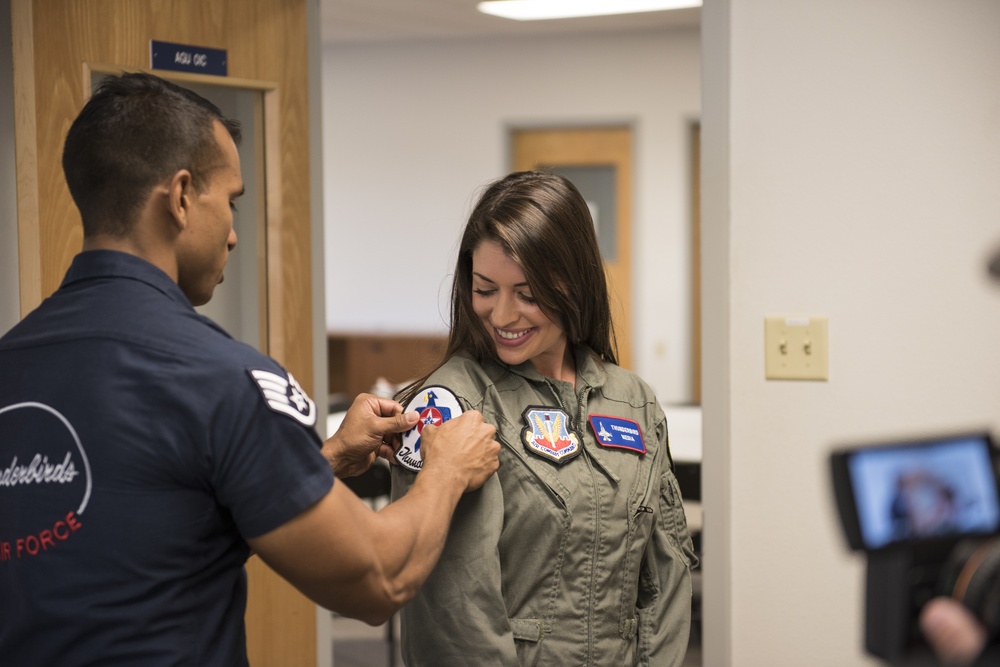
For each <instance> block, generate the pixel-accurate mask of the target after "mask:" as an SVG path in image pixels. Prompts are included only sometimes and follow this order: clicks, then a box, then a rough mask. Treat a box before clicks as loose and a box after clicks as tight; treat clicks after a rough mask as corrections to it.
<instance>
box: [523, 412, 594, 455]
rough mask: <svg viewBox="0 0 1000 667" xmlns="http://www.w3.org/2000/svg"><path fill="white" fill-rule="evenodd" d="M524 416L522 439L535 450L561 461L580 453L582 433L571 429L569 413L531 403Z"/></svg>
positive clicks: (533, 452)
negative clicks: (579, 433) (578, 433)
mask: <svg viewBox="0 0 1000 667" xmlns="http://www.w3.org/2000/svg"><path fill="white" fill-rule="evenodd" d="M521 418H522V419H523V420H524V424H525V426H524V430H523V431H521V440H522V441H523V442H524V445H525V447H527V448H528V451H529V452H531V453H532V454H535V455H537V456H541V457H542V458H546V459H548V460H550V461H554V462H556V463H558V464H560V465H562V464H563V463H566V461H569V460H570V459H572V458H575V457H576V456H577V455H578V454H579V453H580V437H579V436H578V435H577V434H576V433H573V431H571V430H570V428H569V415H567V414H566V413H565V412H563V411H562V410H558V409H556V408H547V407H543V406H537V405H529V406H528V408H527V409H526V410H525V411H524V412H523V413H522V414H521Z"/></svg>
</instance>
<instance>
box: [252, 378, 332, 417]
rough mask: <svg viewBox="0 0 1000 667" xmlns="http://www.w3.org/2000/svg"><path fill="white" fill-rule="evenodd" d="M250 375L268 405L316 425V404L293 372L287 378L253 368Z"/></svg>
mask: <svg viewBox="0 0 1000 667" xmlns="http://www.w3.org/2000/svg"><path fill="white" fill-rule="evenodd" d="M250 377H252V378H253V380H254V382H256V383H257V387H258V388H259V389H260V391H261V393H262V394H263V395H264V401H265V402H266V403H267V407H269V408H271V409H272V410H274V411H275V412H279V413H281V414H283V415H288V416H289V417H291V418H293V419H295V420H296V421H298V422H299V423H300V424H304V425H305V426H315V425H316V404H315V403H313V401H312V399H311V398H309V396H308V395H307V394H306V392H304V391H302V387H300V386H299V383H298V382H296V381H295V378H293V377H292V374H291V373H289V374H288V378H287V379H285V378H284V377H282V376H281V375H278V374H277V373H272V372H271V371H259V370H251V371H250Z"/></svg>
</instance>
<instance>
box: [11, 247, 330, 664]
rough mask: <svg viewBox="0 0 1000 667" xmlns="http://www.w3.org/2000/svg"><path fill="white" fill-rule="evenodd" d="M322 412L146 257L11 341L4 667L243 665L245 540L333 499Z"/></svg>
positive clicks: (112, 257)
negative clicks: (318, 428) (318, 423)
mask: <svg viewBox="0 0 1000 667" xmlns="http://www.w3.org/2000/svg"><path fill="white" fill-rule="evenodd" d="M315 420H316V411H315V405H314V404H313V403H312V401H310V400H309V399H308V397H307V396H306V395H305V393H304V392H302V390H301V388H300V387H299V386H298V384H297V383H296V382H295V380H294V378H292V377H291V376H290V375H289V374H288V373H287V372H286V371H285V370H284V369H283V368H281V366H280V365H278V364H277V363H276V362H275V361H274V360H272V359H270V358H269V357H267V356H265V355H262V354H260V353H259V352H257V351H256V350H254V349H253V348H251V347H249V346H247V345H244V344H243V343H240V342H237V341H235V340H233V339H232V338H231V337H230V336H229V335H227V334H226V333H225V332H224V331H223V330H222V329H220V328H219V327H218V326H217V325H215V324H214V323H213V322H212V321H211V320H209V319H207V318H205V317H203V316H201V315H199V314H198V313H197V312H196V311H195V310H194V308H192V307H191V304H190V303H189V302H188V300H187V298H186V297H185V296H184V294H183V293H182V292H181V290H180V288H179V287H178V286H177V284H176V283H174V282H173V281H172V280H171V279H170V278H169V277H168V276H167V275H166V274H164V273H163V272H162V271H160V270H159V269H157V268H156V267H154V266H153V265H151V264H149V263H147V262H145V261H144V260H142V259H139V258H138V257H135V256H132V255H128V254H124V253H118V252H112V251H104V250H100V251H89V252H84V253H81V254H80V255H78V256H77V257H76V258H75V259H74V261H73V264H72V266H71V267H70V270H69V272H68V273H67V274H66V278H65V280H64V282H63V284H62V286H61V287H60V288H59V290H58V291H57V292H56V293H55V294H54V295H53V296H51V297H50V298H48V299H46V300H45V302H44V303H43V304H42V305H41V306H40V307H39V308H38V309H37V310H35V311H34V312H32V313H31V314H30V315H28V317H26V318H25V319H24V320H23V321H22V322H21V323H19V324H18V325H17V326H15V327H14V328H13V329H12V330H11V331H10V332H9V333H8V334H7V335H6V336H4V337H3V338H2V339H0V663H2V664H3V665H12V666H13V665H47V666H49V667H52V666H56V665H84V664H86V665H143V666H144V667H147V666H160V665H245V664H246V661H247V660H246V641H245V632H244V625H243V615H244V610H245V604H246V576H245V573H244V569H243V564H244V562H245V561H246V559H247V557H248V552H249V550H248V547H247V543H246V539H248V538H253V537H257V536H259V535H262V534H264V533H267V532H268V531H270V530H272V529H274V528H276V527H278V526H280V525H282V524H283V523H285V522H287V521H288V520H289V519H292V518H293V517H295V516H297V515H298V514H300V513H301V512H302V511H304V510H305V509H307V508H308V507H310V506H311V505H313V504H314V503H316V502H317V501H318V500H319V499H320V498H322V497H323V496H324V495H325V494H326V493H328V492H329V490H330V488H331V486H332V484H333V475H332V473H331V471H330V468H329V465H328V463H327V462H326V460H325V459H324V458H323V457H322V456H321V454H320V446H321V442H320V440H319V438H318V436H317V435H316V432H315V431H314V429H313V426H314V425H315Z"/></svg>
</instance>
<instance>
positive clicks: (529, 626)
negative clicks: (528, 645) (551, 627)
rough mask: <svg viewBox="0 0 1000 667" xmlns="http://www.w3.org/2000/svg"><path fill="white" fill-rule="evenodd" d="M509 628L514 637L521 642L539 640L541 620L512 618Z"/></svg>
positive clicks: (540, 638) (540, 637)
mask: <svg viewBox="0 0 1000 667" xmlns="http://www.w3.org/2000/svg"><path fill="white" fill-rule="evenodd" d="M510 630H511V632H512V633H513V634H514V639H516V640H520V641H523V642H539V641H541V640H542V621H541V619H537V618H512V619H510Z"/></svg>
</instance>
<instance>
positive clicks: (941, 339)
mask: <svg viewBox="0 0 1000 667" xmlns="http://www.w3.org/2000/svg"><path fill="white" fill-rule="evenodd" d="M702 35H703V46H704V69H705V83H704V87H705V90H704V100H703V104H704V116H703V136H704V160H705V170H704V172H703V176H704V183H703V198H704V201H705V208H704V227H705V229H706V230H708V232H709V233H708V238H706V239H705V244H706V245H705V248H706V252H705V263H704V271H705V276H704V277H705V292H704V299H705V308H706V331H705V337H704V345H705V348H704V353H705V360H706V369H705V372H706V375H705V393H704V401H703V405H704V434H705V461H704V465H705V468H704V471H705V484H704V495H705V506H704V510H705V517H706V521H705V529H706V534H705V585H706V598H705V613H706V628H705V664H706V665H712V666H713V667H714V666H725V665H741V666H747V667H756V666H758V665H770V666H778V667H780V666H783V665H788V666H799V665H810V666H816V665H830V666H831V667H833V666H836V667H844V666H847V665H863V664H870V660H869V659H868V658H866V657H865V656H864V654H863V652H862V648H861V647H862V609H863V559H862V558H860V557H855V556H852V555H849V554H848V553H847V552H846V550H845V546H844V540H843V539H842V538H841V534H840V530H839V526H838V524H837V522H836V517H835V509H834V505H833V502H832V497H831V489H830V485H829V483H828V479H829V472H828V462H827V457H828V454H829V452H830V451H831V449H832V448H833V447H834V446H836V445H840V444H844V443H856V442H858V441H865V440H871V439H881V438H891V437H896V436H906V435H913V434H917V435H919V434H926V433H931V432H937V431H949V430H955V429H966V428H975V427H983V426H985V427H988V428H995V427H996V426H997V423H998V417H1000V374H998V373H997V369H1000V342H998V341H1000V286H997V285H994V284H989V283H988V282H987V278H986V275H985V269H984V260H985V257H986V255H987V253H988V251H989V249H990V248H993V247H995V246H996V244H997V242H998V241H1000V40H998V39H997V36H998V35H1000V3H995V2H978V1H976V0H962V1H956V2H932V1H929V0H919V1H914V0H881V1H880V2H877V3H871V2H864V1H862V0H849V1H844V2H822V3H818V2H811V3H790V2H784V1H781V0H746V1H741V0H732V1H731V2H730V1H728V0H720V1H719V2H713V3H709V4H708V6H706V8H705V11H704V13H703V17H702ZM784 314H800V315H813V314H815V315H827V316H829V318H830V329H829V332H830V380H829V381H828V382H821V383H806V382H774V381H771V382H767V381H765V380H764V363H763V330H764V327H763V318H764V317H765V316H766V315H784Z"/></svg>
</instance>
